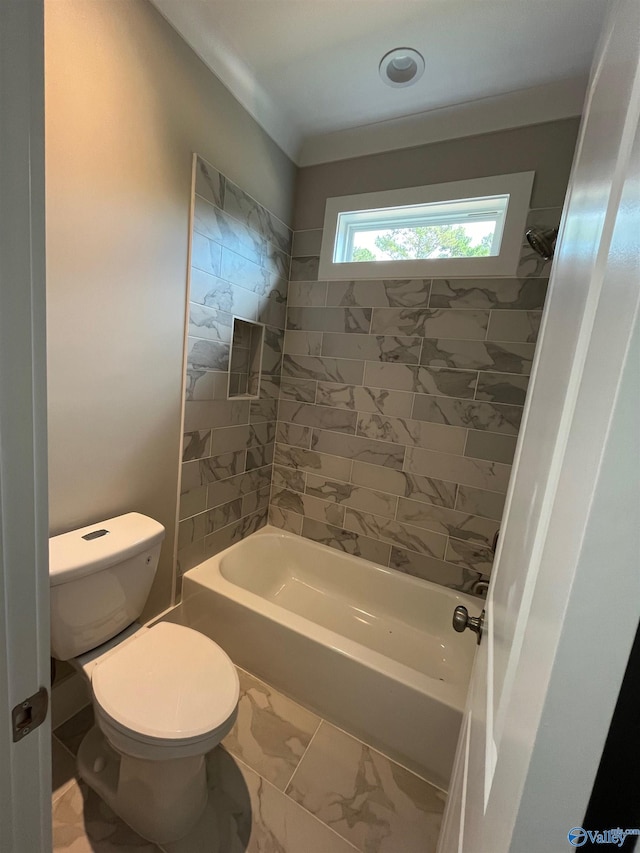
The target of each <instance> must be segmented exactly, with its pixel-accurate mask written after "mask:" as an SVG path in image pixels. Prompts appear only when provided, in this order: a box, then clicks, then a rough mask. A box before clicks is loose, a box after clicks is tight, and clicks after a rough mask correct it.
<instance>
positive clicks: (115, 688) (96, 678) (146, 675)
mask: <svg viewBox="0 0 640 853" xmlns="http://www.w3.org/2000/svg"><path fill="white" fill-rule="evenodd" d="M91 684H92V687H93V694H94V697H95V699H96V701H97V702H98V704H99V705H100V707H101V708H102V710H103V711H104V712H105V713H106V714H107V715H108V716H109V717H110V718H111V719H112V720H113V721H114V722H115V723H116V724H118V725H120V726H123V727H125V728H126V729H128V730H129V731H131V732H134V733H137V734H139V735H142V736H146V737H153V738H161V739H165V740H171V739H174V740H185V739H188V738H198V737H204V736H206V735H208V734H209V733H211V732H212V731H214V730H215V729H217V728H219V727H220V726H222V725H223V724H224V723H225V722H226V721H227V720H228V719H229V717H230V716H231V715H232V714H233V712H234V710H235V708H236V705H237V704H238V693H239V685H238V675H237V673H236V670H235V667H234V665H233V664H232V663H231V660H230V659H229V657H228V656H227V655H226V653H225V652H224V651H223V650H222V649H221V648H220V646H218V645H216V643H214V642H213V641H212V640H209V639H208V638H207V637H205V636H204V635H203V634H199V633H198V632H197V631H194V630H193V629H191V628H185V627H183V626H181V625H174V624H172V623H170V622H160V623H159V624H157V625H154V626H153V628H149V630H147V631H144V632H143V633H142V634H140V635H139V636H138V637H137V638H136V639H134V640H131V641H130V642H128V643H125V644H124V645H123V646H122V647H121V648H119V649H117V650H116V651H115V652H113V653H112V654H110V655H108V656H107V657H106V658H105V659H104V660H102V661H100V662H98V663H97V664H96V666H95V667H94V669H93V672H92V675H91Z"/></svg>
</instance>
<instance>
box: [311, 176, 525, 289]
mask: <svg viewBox="0 0 640 853" xmlns="http://www.w3.org/2000/svg"><path fill="white" fill-rule="evenodd" d="M534 177H535V172H517V173H514V174H510V175H494V176H492V177H488V178H474V179H473V180H468V181H449V182H448V183H444V184H431V185H429V186H423V187H407V188H404V189H399V190H385V191H383V192H373V193H361V194H359V195H348V196H338V197H335V198H328V199H327V203H326V207H325V216H324V230H323V233H322V248H321V251H320V265H319V271H318V278H319V279H325V280H334V281H335V280H337V279H340V280H344V279H350V280H357V279H380V278H433V277H434V276H438V277H445V278H448V277H451V278H465V277H466V278H476V277H481V276H495V277H501V276H515V275H516V274H517V269H518V262H519V260H520V253H521V249H522V242H523V238H524V232H525V226H526V221H527V214H528V212H529V202H530V200H531V189H532V187H533V179H534ZM501 195H508V196H509V203H508V205H507V211H506V214H505V217H504V222H503V226H502V242H501V246H500V254H498V255H485V256H481V257H473V258H420V259H411V260H388V261H355V262H348V263H336V262H334V250H335V242H336V234H337V231H338V217H339V216H340V214H344V213H351V212H355V211H372V212H373V213H372V219H373V218H375V221H376V222H380V223H381V227H385V224H386V220H388V218H389V217H388V215H387V217H385V210H386V209H388V208H398V207H408V206H410V205H419V204H431V203H437V202H451V201H455V200H457V199H461V200H462V199H464V200H469V199H482V198H487V197H491V196H501ZM378 212H379V213H378Z"/></svg>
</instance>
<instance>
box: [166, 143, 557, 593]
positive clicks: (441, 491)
mask: <svg viewBox="0 0 640 853" xmlns="http://www.w3.org/2000/svg"><path fill="white" fill-rule="evenodd" d="M560 212H561V211H560V209H559V208H548V209H543V210H533V211H531V212H530V214H529V218H528V225H531V224H544V225H546V226H551V225H556V224H557V223H558V222H559V219H560ZM292 236H293V254H294V257H293V258H292V259H290V258H289V253H290V252H291V238H292ZM321 238H322V231H321V230H320V229H318V230H313V231H300V232H296V233H295V235H292V233H291V232H290V231H289V230H288V229H287V228H286V226H284V225H283V224H282V223H281V222H280V221H279V220H277V219H276V218H275V217H273V216H272V215H271V214H270V213H269V212H268V211H267V210H266V209H265V208H263V207H261V206H260V205H259V204H257V202H255V201H253V200H252V199H250V198H249V196H247V195H246V194H245V193H244V192H243V191H242V190H241V189H240V188H238V187H237V186H236V185H234V184H232V183H231V182H230V181H228V180H227V179H225V178H224V176H222V175H221V174H220V173H219V172H217V171H216V170H215V169H213V168H212V167H211V166H209V165H208V164H206V163H204V161H202V160H199V161H198V166H197V172H196V196H195V211H194V228H193V240H192V269H191V293H190V301H189V341H188V359H187V382H186V401H185V439H184V455H183V466H182V493H183V494H182V498H181V512H180V517H181V521H180V527H179V539H178V541H179V551H178V570H179V575H181V574H182V573H184V571H186V570H187V569H189V568H191V567H192V566H194V565H196V564H198V563H199V562H201V561H202V560H204V559H206V558H207V557H209V556H212V555H213V554H215V553H218V552H219V551H221V550H223V549H224V548H226V547H228V546H229V545H230V544H232V543H233V542H235V541H237V540H239V539H241V538H243V537H244V536H247V535H249V534H250V533H252V532H253V531H254V530H256V529H258V528H259V527H261V526H262V525H263V524H264V523H265V522H266V520H267V513H268V518H269V521H270V522H271V523H272V524H274V525H275V526H278V527H281V528H284V529H287V530H290V531H292V532H294V533H297V534H301V535H303V536H306V537H308V538H310V539H313V540H315V541H319V542H322V543H324V544H327V545H330V546H332V547H335V548H338V549H340V550H345V551H347V552H349V553H352V554H356V555H360V556H362V557H364V558H366V559H369V560H371V561H373V562H375V563H380V564H382V565H384V566H389V567H391V568H393V569H397V570H399V571H404V572H407V573H409V574H412V575H416V576H418V577H423V578H426V579H428V580H432V581H435V582H437V583H442V584H444V585H446V586H450V587H455V588H459V589H464V590H467V591H469V590H470V589H471V587H472V586H473V584H474V583H475V581H476V580H478V579H480V578H482V577H486V576H487V575H488V574H489V573H490V570H491V564H492V560H493V553H492V550H491V546H492V543H493V539H494V536H495V533H496V531H497V529H498V526H499V521H500V518H501V515H502V510H503V506H504V496H505V492H506V489H507V485H508V482H509V475H510V470H511V462H512V459H513V454H514V450H515V443H516V438H517V434H518V429H519V425H520V419H521V415H522V407H523V405H524V399H525V394H526V390H527V384H528V379H529V373H530V370H531V364H532V360H533V355H534V350H535V342H536V338H537V332H538V327H539V324H540V317H541V312H542V307H543V305H544V298H545V293H546V287H547V279H548V275H549V269H550V264H548V263H545V262H544V261H542V259H541V258H539V257H538V256H537V255H536V254H535V253H533V252H532V251H531V249H530V248H529V247H528V245H527V244H526V243H524V244H523V249H522V254H521V259H520V265H519V269H518V277H517V278H479V279H433V280H431V279H411V280H371V281H356V282H354V281H330V282H326V281H318V279H317V269H318V255H319V249H320V241H321ZM289 261H290V276H289V278H290V280H289V281H288V282H287V279H286V275H287V270H288V269H289ZM234 314H235V315H236V316H241V317H244V318H246V319H249V320H257V321H259V322H262V323H264V324H265V326H266V328H265V347H264V353H263V362H262V371H263V381H262V387H261V394H260V400H259V401H248V400H236V401H229V400H227V398H226V392H227V372H226V371H227V367H228V359H229V346H230V340H231V328H232V317H233V315H234ZM285 328H286V332H285ZM272 462H273V465H272Z"/></svg>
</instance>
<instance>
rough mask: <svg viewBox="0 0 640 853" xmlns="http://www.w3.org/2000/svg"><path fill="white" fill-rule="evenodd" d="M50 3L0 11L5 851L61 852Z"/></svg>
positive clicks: (0, 1) (0, 685) (0, 624)
mask: <svg viewBox="0 0 640 853" xmlns="http://www.w3.org/2000/svg"><path fill="white" fill-rule="evenodd" d="M43 59H44V38H43V8H42V2H41V0H29V2H23V0H0V850H1V851H2V853H5V851H6V853H39V851H42V853H46V851H50V850H51V827H50V825H51V775H50V774H51V766H50V765H51V758H50V755H51V730H50V726H49V722H48V717H47V719H46V721H45V723H44V724H43V725H40V726H39V727H36V722H37V720H35V722H30V715H31V716H32V717H33V718H35V716H36V714H37V706H36V708H34V709H33V710H29V709H25V710H23V711H22V715H21V720H22V725H21V731H22V732H23V733H24V732H26V731H27V730H28V733H26V734H25V735H24V737H22V739H21V740H19V741H17V742H16V741H14V737H13V721H12V715H11V710H12V708H14V706H16V705H18V704H21V703H22V702H23V701H24V700H26V699H27V698H28V697H31V696H32V695H33V694H35V693H36V692H37V691H38V690H39V688H41V687H44V688H45V689H47V690H48V689H49V576H48V563H47V548H48V530H47V470H46V462H47V454H46V446H47V437H46V413H45V404H46V398H45V279H44V270H45V263H44V87H43Z"/></svg>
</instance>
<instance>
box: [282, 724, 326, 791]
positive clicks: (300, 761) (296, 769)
mask: <svg viewBox="0 0 640 853" xmlns="http://www.w3.org/2000/svg"><path fill="white" fill-rule="evenodd" d="M324 722H325V720H324V719H323V718H322V717H319V722H318V725H317V726H316V730H315V731H314V733H313V734H312V735H311V740H310V741H309V743H308V744H307V746H306V749H305V751H304V752H303V753H302V755H301V756H300V760H299V761H298V763H297V764H296V766H295V767H294V768H293V773H292V774H291V776H290V777H289V781H288V782H287V784H286V785H285V786H284V788H283V789H282V793H283V794H284V795H285V797H288V796H289V795H288V794H287V788H288V787H289V785H290V784H291V783H292V782H293V777H294V776H295V775H296V773H297V772H298V768H299V767H300V765H301V764H302V762H303V761H304V758H305V756H306V754H307V753H308V752H309V749H310V747H311V744H312V743H313V741H314V740H315V737H316V735H317V734H318V732H319V731H320V726H321V725H322V724H323V723H324ZM289 799H291V797H289Z"/></svg>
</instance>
